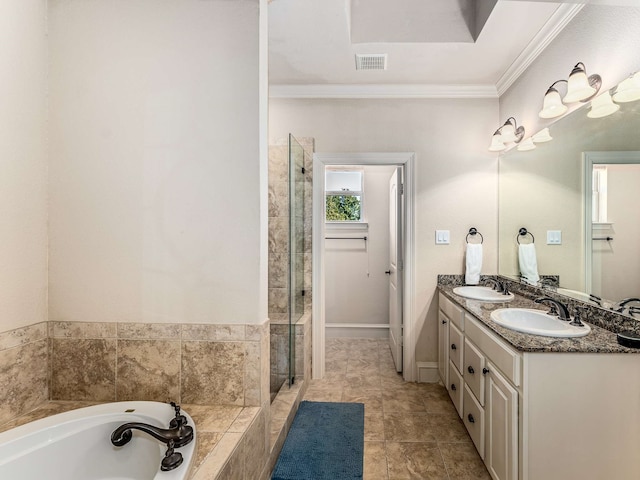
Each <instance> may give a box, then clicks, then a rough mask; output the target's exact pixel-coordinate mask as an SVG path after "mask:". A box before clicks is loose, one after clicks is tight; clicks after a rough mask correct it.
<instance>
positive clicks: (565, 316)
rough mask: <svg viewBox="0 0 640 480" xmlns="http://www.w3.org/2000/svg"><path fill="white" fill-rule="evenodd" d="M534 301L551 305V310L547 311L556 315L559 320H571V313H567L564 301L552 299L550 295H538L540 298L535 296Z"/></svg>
mask: <svg viewBox="0 0 640 480" xmlns="http://www.w3.org/2000/svg"><path fill="white" fill-rule="evenodd" d="M534 302H536V303H546V304H548V305H551V308H552V310H551V311H550V312H549V314H550V315H557V316H558V317H559V318H560V320H566V321H569V320H571V314H570V313H569V309H568V308H567V306H566V305H565V304H564V303H562V302H559V301H558V300H554V299H553V298H550V297H540V298H536V299H535V300H534Z"/></svg>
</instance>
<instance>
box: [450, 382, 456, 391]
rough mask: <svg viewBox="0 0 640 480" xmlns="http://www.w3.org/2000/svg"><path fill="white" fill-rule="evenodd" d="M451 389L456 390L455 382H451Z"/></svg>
mask: <svg viewBox="0 0 640 480" xmlns="http://www.w3.org/2000/svg"><path fill="white" fill-rule="evenodd" d="M451 390H453V391H454V392H455V391H456V384H455V383H452V384H451Z"/></svg>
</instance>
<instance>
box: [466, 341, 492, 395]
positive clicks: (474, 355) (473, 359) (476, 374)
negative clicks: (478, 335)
mask: <svg viewBox="0 0 640 480" xmlns="http://www.w3.org/2000/svg"><path fill="white" fill-rule="evenodd" d="M486 372H487V370H485V358H484V355H483V354H482V352H481V351H480V350H478V347H476V346H475V345H474V344H473V343H471V342H470V341H469V340H468V339H466V338H465V340H464V367H463V369H462V375H463V377H464V382H465V383H466V384H467V386H468V387H469V389H470V390H471V391H472V392H473V394H474V395H475V397H476V399H478V401H479V402H480V405H482V406H484V382H485V375H486Z"/></svg>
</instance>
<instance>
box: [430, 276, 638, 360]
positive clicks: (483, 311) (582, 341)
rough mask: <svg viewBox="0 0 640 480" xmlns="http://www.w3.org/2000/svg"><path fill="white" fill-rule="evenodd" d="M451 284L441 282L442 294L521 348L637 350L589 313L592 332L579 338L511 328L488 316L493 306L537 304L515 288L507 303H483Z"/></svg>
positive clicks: (532, 305)
mask: <svg viewBox="0 0 640 480" xmlns="http://www.w3.org/2000/svg"><path fill="white" fill-rule="evenodd" d="M454 288H455V287H454V286H449V285H447V286H444V285H440V286H439V287H438V289H439V290H440V292H441V293H442V294H443V295H444V296H446V297H448V298H449V299H451V300H452V301H454V302H455V303H456V304H458V305H460V306H461V307H462V308H463V309H464V310H466V311H467V312H469V313H470V314H472V315H473V316H474V317H475V318H477V319H479V320H480V321H481V322H482V323H484V324H485V325H486V326H487V327H488V328H489V329H490V330H492V331H494V332H495V333H497V334H498V335H499V336H500V337H501V338H503V339H504V340H506V341H507V342H508V343H510V344H511V345H512V346H513V347H515V348H516V349H517V350H519V351H521V352H572V353H640V349H633V348H627V347H623V346H622V345H620V344H618V342H617V339H616V334H615V333H614V332H612V331H610V330H606V329H604V328H601V327H599V326H597V325H596V324H595V322H594V321H593V319H592V317H590V316H589V315H586V316H585V317H584V318H583V319H582V320H583V321H584V322H586V323H589V324H590V325H591V327H592V329H591V332H590V333H589V334H588V335H586V336H584V337H579V338H556V337H543V336H540V335H529V334H526V333H520V332H516V331H514V330H510V329H508V328H505V327H502V326H500V325H498V324H497V323H495V322H494V321H493V320H491V312H492V311H493V310H496V309H498V308H505V307H508V308H533V309H538V310H540V309H541V308H540V305H539V304H537V303H534V302H533V301H532V300H531V299H529V298H526V297H524V296H522V295H520V294H518V293H516V292H514V293H515V298H514V299H513V300H512V301H510V302H508V303H486V302H481V301H477V300H469V299H467V298H464V297H461V296H459V295H456V294H454V293H453V289H454Z"/></svg>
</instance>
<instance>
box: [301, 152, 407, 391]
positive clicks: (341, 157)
mask: <svg viewBox="0 0 640 480" xmlns="http://www.w3.org/2000/svg"><path fill="white" fill-rule="evenodd" d="M329 165H397V166H403V167H404V205H405V213H404V216H405V218H404V232H403V233H404V235H403V245H404V248H403V250H404V259H403V262H404V265H403V267H404V268H403V282H404V290H403V300H402V309H403V354H402V357H403V358H402V363H403V367H404V368H403V372H402V374H403V377H404V379H405V380H406V381H409V382H413V381H416V380H417V367H416V362H415V346H416V335H415V331H414V329H415V327H414V326H415V298H416V295H415V173H414V171H415V153H413V152H390V153H379V152H375V153H314V154H313V172H314V178H313V219H312V225H313V235H312V241H313V243H312V259H313V260H312V266H313V275H312V299H313V301H312V304H313V307H312V313H313V319H312V378H314V379H321V378H323V377H324V373H325V308H324V307H325V269H324V262H325V259H324V250H325V246H324V237H325V224H324V175H323V174H322V173H321V172H324V167H326V166H329Z"/></svg>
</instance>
